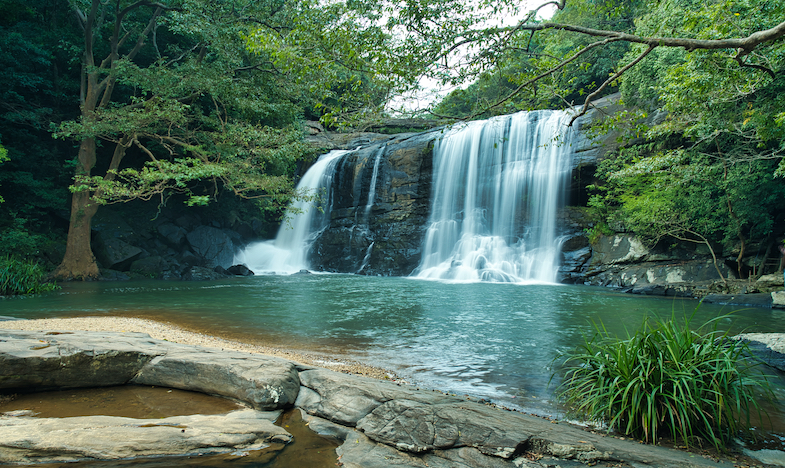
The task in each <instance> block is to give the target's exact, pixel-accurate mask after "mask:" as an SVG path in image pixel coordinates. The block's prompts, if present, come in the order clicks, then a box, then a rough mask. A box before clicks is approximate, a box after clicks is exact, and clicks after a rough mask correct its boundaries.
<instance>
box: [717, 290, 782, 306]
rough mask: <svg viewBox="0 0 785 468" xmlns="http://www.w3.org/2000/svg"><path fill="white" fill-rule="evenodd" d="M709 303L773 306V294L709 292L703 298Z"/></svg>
mask: <svg viewBox="0 0 785 468" xmlns="http://www.w3.org/2000/svg"><path fill="white" fill-rule="evenodd" d="M703 302H707V303H709V304H722V305H733V306H745V307H765V308H771V294H767V293H756V294H709V295H707V296H706V297H704V298H703Z"/></svg>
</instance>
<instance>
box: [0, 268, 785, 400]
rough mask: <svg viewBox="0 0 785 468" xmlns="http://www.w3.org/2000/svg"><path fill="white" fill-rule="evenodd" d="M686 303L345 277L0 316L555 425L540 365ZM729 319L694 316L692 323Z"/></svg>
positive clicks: (86, 287) (80, 295) (759, 321)
mask: <svg viewBox="0 0 785 468" xmlns="http://www.w3.org/2000/svg"><path fill="white" fill-rule="evenodd" d="M697 306H698V302H697V301H693V300H684V299H673V298H663V297H645V296H633V295H628V294H621V293H617V292H614V291H611V290H606V289H602V288H592V287H584V286H566V285H543V284H531V285H520V284H504V283H502V284H499V283H452V284H451V283H443V282H436V281H423V280H417V279H410V278H381V277H379V278H377V277H365V276H356V275H320V274H312V275H293V276H256V277H251V278H231V279H227V280H222V281H214V282H166V281H149V282H122V283H112V282H97V283H67V284H64V286H63V289H62V290H61V291H59V292H56V293H52V294H48V295H41V296H36V297H29V298H14V299H6V300H2V301H0V315H5V316H14V317H20V318H29V319H32V318H53V317H73V316H86V315H126V316H136V317H142V318H150V319H157V320H163V321H168V322H171V323H174V324H178V325H181V326H185V327H187V328H190V329H194V330H197V331H203V332H207V333H210V334H213V335H217V336H221V337H226V338H231V339H238V340H243V341H247V342H253V343H265V344H268V345H272V346H277V347H281V348H291V349H300V350H309V351H313V352H317V353H324V354H329V355H332V356H335V357H339V358H340V357H345V358H347V359H349V358H351V359H355V360H360V361H364V362H367V363H369V364H373V365H377V366H380V367H384V368H388V369H390V370H392V371H394V372H395V373H397V374H398V375H399V376H401V377H402V378H404V379H406V380H408V381H410V382H413V383H414V384H416V385H419V386H422V387H426V388H431V389H437V390H441V391H445V392H449V393H455V394H457V395H469V396H471V397H473V398H478V399H479V398H484V399H486V400H492V401H493V402H495V403H499V404H501V405H504V406H508V407H511V408H515V409H519V410H524V411H528V412H533V413H536V414H541V415H558V410H557V409H556V407H555V405H554V403H553V401H552V400H553V398H552V394H553V389H554V386H555V383H558V378H557V379H556V382H555V383H554V382H552V383H551V385H550V386H549V385H548V383H549V379H550V378H551V375H552V374H553V371H554V369H553V365H552V362H553V360H554V358H556V357H558V355H559V353H560V352H562V351H566V350H569V349H572V348H574V347H575V346H576V345H578V344H579V343H580V342H581V341H582V340H583V337H584V336H586V335H590V334H591V333H592V330H593V328H592V327H593V325H592V324H593V323H602V324H604V325H605V326H606V327H607V328H608V329H609V330H611V331H612V332H614V333H619V334H624V333H625V330H632V329H635V328H637V327H638V325H639V324H640V323H641V321H642V319H643V317H644V316H646V315H659V316H670V315H671V313H674V312H675V313H676V314H677V315H680V316H684V315H685V314H688V315H689V314H692V313H693V311H694V310H695V309H696V307H697ZM732 311H734V309H733V308H731V307H720V306H716V305H710V304H705V305H702V306H700V308H698V310H697V312H696V313H695V318H694V319H693V323H695V324H699V323H702V322H703V321H705V320H708V319H711V318H714V317H717V316H719V315H722V314H726V313H729V312H732ZM720 326H721V327H722V328H728V329H731V330H732V331H733V332H734V333H735V332H740V331H750V332H782V331H783V328H784V327H785V311H780V310H774V309H761V308H754V309H742V310H736V311H735V312H734V318H733V319H723V320H721V321H720Z"/></svg>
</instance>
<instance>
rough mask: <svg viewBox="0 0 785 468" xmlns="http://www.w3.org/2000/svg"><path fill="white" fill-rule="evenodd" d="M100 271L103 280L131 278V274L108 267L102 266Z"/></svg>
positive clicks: (126, 279) (125, 279)
mask: <svg viewBox="0 0 785 468" xmlns="http://www.w3.org/2000/svg"><path fill="white" fill-rule="evenodd" d="M100 273H101V281H128V280H130V279H131V277H130V276H128V275H127V274H125V273H123V272H122V271H117V270H110V269H108V268H101V269H100Z"/></svg>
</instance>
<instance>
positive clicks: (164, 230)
mask: <svg viewBox="0 0 785 468" xmlns="http://www.w3.org/2000/svg"><path fill="white" fill-rule="evenodd" d="M157 230H158V234H160V235H161V236H162V237H163V238H164V239H166V242H167V243H168V244H169V245H171V246H172V247H180V246H181V245H183V243H184V242H185V234H186V230H185V229H183V228H182V227H180V226H176V225H174V224H172V223H163V224H160V225H158V227H157Z"/></svg>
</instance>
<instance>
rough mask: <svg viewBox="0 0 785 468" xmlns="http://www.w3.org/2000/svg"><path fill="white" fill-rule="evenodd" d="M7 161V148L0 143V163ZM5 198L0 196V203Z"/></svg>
mask: <svg viewBox="0 0 785 468" xmlns="http://www.w3.org/2000/svg"><path fill="white" fill-rule="evenodd" d="M5 161H8V150H7V149H5V148H3V145H1V144H0V164H2V163H3V162H5ZM4 201H5V199H4V198H3V197H2V196H0V203H3V202H4Z"/></svg>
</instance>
